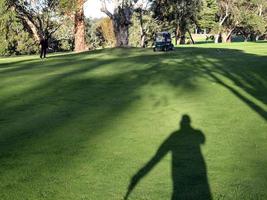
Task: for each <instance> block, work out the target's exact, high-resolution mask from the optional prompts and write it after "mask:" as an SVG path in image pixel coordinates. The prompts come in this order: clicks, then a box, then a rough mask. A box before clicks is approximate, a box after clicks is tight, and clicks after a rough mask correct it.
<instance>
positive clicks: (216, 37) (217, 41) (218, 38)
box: [214, 33, 221, 44]
mask: <svg viewBox="0 0 267 200" xmlns="http://www.w3.org/2000/svg"><path fill="white" fill-rule="evenodd" d="M220 36H221V34H220V33H218V34H216V35H215V37H214V43H216V44H217V43H219V42H220Z"/></svg>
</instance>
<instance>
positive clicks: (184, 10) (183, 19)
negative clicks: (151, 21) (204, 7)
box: [151, 0, 201, 44]
mask: <svg viewBox="0 0 267 200" xmlns="http://www.w3.org/2000/svg"><path fill="white" fill-rule="evenodd" d="M151 1H152V9H153V12H154V16H155V18H157V19H158V20H161V21H167V22H168V23H169V24H172V26H174V27H175V38H176V42H175V43H177V42H178V41H177V38H178V37H180V44H185V38H186V37H185V35H186V32H188V33H189V34H190V31H189V28H190V25H192V24H196V22H197V17H198V14H199V12H200V7H201V0H151ZM190 35H191V34H190ZM191 38H192V37H191Z"/></svg>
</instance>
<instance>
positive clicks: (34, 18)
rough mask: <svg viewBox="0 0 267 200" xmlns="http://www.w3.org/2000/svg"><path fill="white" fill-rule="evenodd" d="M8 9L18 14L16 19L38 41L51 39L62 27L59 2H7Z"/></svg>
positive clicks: (51, 0) (19, 0)
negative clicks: (58, 9) (58, 8)
mask: <svg viewBox="0 0 267 200" xmlns="http://www.w3.org/2000/svg"><path fill="white" fill-rule="evenodd" d="M6 3H7V9H10V10H13V11H15V12H16V17H17V18H18V19H19V20H21V22H22V24H23V25H24V26H25V28H26V29H27V30H29V32H30V33H31V34H32V35H33V36H34V38H35V40H36V41H40V40H41V38H43V37H47V38H49V37H51V35H52V34H53V33H55V32H56V31H57V29H58V28H59V27H60V24H59V23H58V22H59V21H61V20H60V19H59V15H58V12H57V9H56V7H57V2H56V1H53V0H44V1H42V0H35V1H26V0H17V1H16V0H7V1H6Z"/></svg>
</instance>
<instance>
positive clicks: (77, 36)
mask: <svg viewBox="0 0 267 200" xmlns="http://www.w3.org/2000/svg"><path fill="white" fill-rule="evenodd" d="M83 4H84V0H77V10H76V12H75V16H74V18H75V19H74V40H75V49H74V50H75V52H81V51H85V50H86V49H87V45H86V42H85V21H84V11H83Z"/></svg>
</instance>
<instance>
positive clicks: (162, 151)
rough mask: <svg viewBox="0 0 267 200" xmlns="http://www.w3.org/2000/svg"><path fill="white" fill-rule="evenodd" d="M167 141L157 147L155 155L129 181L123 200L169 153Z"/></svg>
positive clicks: (125, 199)
mask: <svg viewBox="0 0 267 200" xmlns="http://www.w3.org/2000/svg"><path fill="white" fill-rule="evenodd" d="M169 140H170V139H167V140H166V141H165V142H163V143H162V145H161V146H160V147H159V149H158V151H157V152H156V154H155V155H154V156H153V157H152V158H151V159H150V160H149V161H148V162H147V164H146V165H145V166H144V167H142V168H141V169H140V170H139V171H138V172H137V173H136V174H135V175H134V176H133V177H132V179H131V181H130V184H129V186H128V190H127V193H126V194H125V196H124V200H127V199H128V197H129V195H130V194H131V192H132V191H133V190H134V188H135V187H136V185H137V184H138V183H139V181H140V180H141V179H142V178H143V177H144V176H146V174H148V173H149V172H150V171H151V170H152V169H153V167H154V166H155V165H156V164H157V163H158V162H159V161H160V160H161V159H162V158H163V157H164V156H165V155H166V154H167V153H168V151H169Z"/></svg>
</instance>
